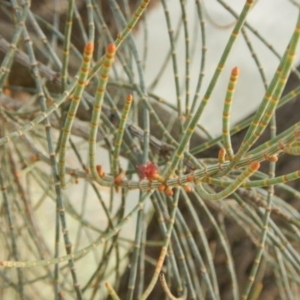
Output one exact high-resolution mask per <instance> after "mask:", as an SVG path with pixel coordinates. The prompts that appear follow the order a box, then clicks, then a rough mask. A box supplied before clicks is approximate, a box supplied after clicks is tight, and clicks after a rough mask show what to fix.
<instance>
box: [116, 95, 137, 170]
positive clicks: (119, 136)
mask: <svg viewBox="0 0 300 300" xmlns="http://www.w3.org/2000/svg"><path fill="white" fill-rule="evenodd" d="M131 103H132V95H131V94H129V95H128V96H127V98H126V101H125V106H124V108H123V111H122V115H121V119H120V124H119V127H118V131H117V135H116V139H115V143H114V145H115V149H114V153H113V161H112V163H113V168H112V169H113V174H114V176H117V175H118V174H119V172H120V170H119V164H118V158H119V154H120V150H121V144H122V139H123V135H124V130H125V126H126V122H127V119H128V115H129V111H130V107H131Z"/></svg>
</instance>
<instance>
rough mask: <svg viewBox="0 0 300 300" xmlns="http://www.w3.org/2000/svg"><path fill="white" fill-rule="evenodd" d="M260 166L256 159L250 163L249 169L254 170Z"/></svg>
mask: <svg viewBox="0 0 300 300" xmlns="http://www.w3.org/2000/svg"><path fill="white" fill-rule="evenodd" d="M259 168H260V163H259V162H258V161H254V162H253V163H251V169H252V170H253V171H256V170H258V169H259Z"/></svg>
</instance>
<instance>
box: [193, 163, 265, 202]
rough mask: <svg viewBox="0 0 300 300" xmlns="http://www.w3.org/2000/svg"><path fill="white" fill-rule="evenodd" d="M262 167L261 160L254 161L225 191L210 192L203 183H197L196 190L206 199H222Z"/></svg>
mask: <svg viewBox="0 0 300 300" xmlns="http://www.w3.org/2000/svg"><path fill="white" fill-rule="evenodd" d="M259 167H260V164H259V162H253V163H251V165H250V166H248V168H247V169H245V170H244V171H243V172H242V173H241V174H240V175H239V176H238V177H237V178H236V179H235V180H234V181H233V182H232V184H230V185H229V186H228V187H226V188H225V189H224V190H223V191H221V192H219V193H215V194H210V193H208V192H206V191H205V189H204V188H203V187H202V185H201V183H199V184H197V185H196V190H197V192H198V193H199V195H200V196H201V197H202V198H203V199H206V200H221V199H223V198H226V197H227V196H229V195H230V194H232V193H233V192H234V191H235V190H237V189H238V188H239V187H240V186H241V185H242V183H243V182H244V181H245V180H246V179H248V178H249V177H250V176H251V175H253V174H254V173H255V172H256V171H257V170H258V169H259Z"/></svg>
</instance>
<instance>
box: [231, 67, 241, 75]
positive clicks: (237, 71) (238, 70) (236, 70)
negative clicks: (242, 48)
mask: <svg viewBox="0 0 300 300" xmlns="http://www.w3.org/2000/svg"><path fill="white" fill-rule="evenodd" d="M239 74H240V69H239V67H234V68H233V69H232V70H231V75H233V76H237V75H239Z"/></svg>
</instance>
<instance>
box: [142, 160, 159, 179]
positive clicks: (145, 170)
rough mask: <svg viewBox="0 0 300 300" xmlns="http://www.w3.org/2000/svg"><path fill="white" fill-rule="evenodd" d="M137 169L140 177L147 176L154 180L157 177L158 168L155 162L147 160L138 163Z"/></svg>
mask: <svg viewBox="0 0 300 300" xmlns="http://www.w3.org/2000/svg"><path fill="white" fill-rule="evenodd" d="M137 169H138V171H139V173H140V177H141V179H144V178H147V179H149V180H154V179H157V177H158V169H157V166H156V164H155V163H152V162H149V163H146V164H145V165H139V166H137Z"/></svg>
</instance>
